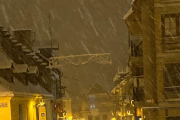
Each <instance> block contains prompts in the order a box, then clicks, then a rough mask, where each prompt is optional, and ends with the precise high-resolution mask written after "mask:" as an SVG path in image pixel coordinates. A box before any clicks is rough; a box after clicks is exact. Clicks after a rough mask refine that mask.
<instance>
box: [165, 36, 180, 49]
mask: <svg viewBox="0 0 180 120" xmlns="http://www.w3.org/2000/svg"><path fill="white" fill-rule="evenodd" d="M162 40H163V51H165V52H166V51H177V50H179V51H180V36H175V37H164V38H163V39H162Z"/></svg>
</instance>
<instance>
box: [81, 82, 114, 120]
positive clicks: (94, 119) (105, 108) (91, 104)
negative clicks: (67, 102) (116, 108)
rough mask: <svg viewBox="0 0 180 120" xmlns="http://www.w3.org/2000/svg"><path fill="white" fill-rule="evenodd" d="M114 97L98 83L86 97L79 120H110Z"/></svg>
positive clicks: (82, 103)
mask: <svg viewBox="0 0 180 120" xmlns="http://www.w3.org/2000/svg"><path fill="white" fill-rule="evenodd" d="M112 108H113V106H112V97H111V95H110V94H109V93H108V92H106V91H105V90H104V89H103V88H102V87H101V85H99V84H98V83H96V84H95V85H94V86H93V87H92V88H91V89H90V90H89V91H88V92H87V93H86V95H85V96H84V98H83V100H82V102H81V110H80V115H79V118H78V120H79V119H80V120H110V119H111V118H112Z"/></svg>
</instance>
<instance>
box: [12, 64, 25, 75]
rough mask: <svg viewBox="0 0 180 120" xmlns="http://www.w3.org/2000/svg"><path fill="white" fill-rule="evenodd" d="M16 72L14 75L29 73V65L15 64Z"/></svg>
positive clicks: (14, 71)
mask: <svg viewBox="0 0 180 120" xmlns="http://www.w3.org/2000/svg"><path fill="white" fill-rule="evenodd" d="M13 65H14V70H13V73H26V72H27V71H28V65H27V64H13Z"/></svg>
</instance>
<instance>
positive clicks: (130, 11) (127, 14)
mask: <svg viewBox="0 0 180 120" xmlns="http://www.w3.org/2000/svg"><path fill="white" fill-rule="evenodd" d="M133 12H134V10H133V8H132V7H131V8H130V9H129V10H128V12H127V13H126V14H125V15H124V17H123V19H124V20H126V19H127V18H128V17H129V16H130V15H131V14H132V13H133Z"/></svg>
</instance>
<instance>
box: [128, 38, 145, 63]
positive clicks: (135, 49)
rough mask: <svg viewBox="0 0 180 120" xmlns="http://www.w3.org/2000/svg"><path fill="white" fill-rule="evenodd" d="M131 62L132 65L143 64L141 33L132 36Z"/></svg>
mask: <svg viewBox="0 0 180 120" xmlns="http://www.w3.org/2000/svg"><path fill="white" fill-rule="evenodd" d="M130 41H131V43H130V44H131V45H130V52H131V54H130V55H131V56H130V64H131V66H132V67H137V66H142V63H143V61H142V56H143V50H142V41H141V37H140V35H137V36H131V37H130Z"/></svg>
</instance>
